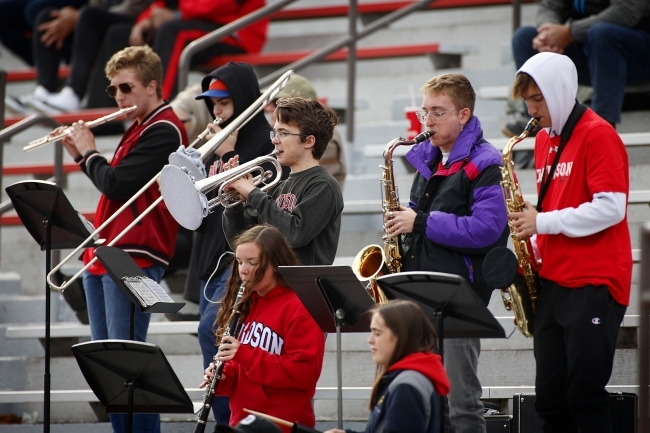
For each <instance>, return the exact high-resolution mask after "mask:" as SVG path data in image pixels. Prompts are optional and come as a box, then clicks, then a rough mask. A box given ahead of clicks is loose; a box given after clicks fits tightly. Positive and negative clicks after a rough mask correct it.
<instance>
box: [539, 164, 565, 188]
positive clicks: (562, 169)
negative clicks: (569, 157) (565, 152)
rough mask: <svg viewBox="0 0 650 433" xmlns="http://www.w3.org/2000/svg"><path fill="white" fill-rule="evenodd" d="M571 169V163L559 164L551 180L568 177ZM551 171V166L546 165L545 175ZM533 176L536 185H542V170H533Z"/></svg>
mask: <svg viewBox="0 0 650 433" xmlns="http://www.w3.org/2000/svg"><path fill="white" fill-rule="evenodd" d="M572 168H573V161H570V162H560V163H559V164H558V165H557V167H556V168H555V174H553V179H557V178H558V177H569V176H571V169H572ZM550 171H551V166H550V165H547V166H546V174H547V175H548V173H550ZM535 174H536V177H537V183H542V179H543V175H544V169H541V168H538V169H537V170H535Z"/></svg>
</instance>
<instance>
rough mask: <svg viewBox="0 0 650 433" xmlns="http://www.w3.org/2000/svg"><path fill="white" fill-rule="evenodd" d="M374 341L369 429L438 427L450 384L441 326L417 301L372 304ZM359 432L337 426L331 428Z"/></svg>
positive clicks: (396, 432)
mask: <svg viewBox="0 0 650 433" xmlns="http://www.w3.org/2000/svg"><path fill="white" fill-rule="evenodd" d="M370 313H371V314H372V322H371V323H370V336H369V337H368V343H369V344H370V348H371V353H372V360H373V361H375V364H377V377H376V378H375V383H374V384H373V385H372V391H371V393H370V403H369V405H368V406H369V407H368V409H369V410H370V417H369V418H368V423H367V424H366V430H365V432H366V433H383V432H391V433H413V432H421V433H438V432H439V431H440V419H441V410H440V408H441V405H440V398H441V397H442V396H445V395H447V394H448V393H449V389H450V385H449V379H448V378H447V373H445V369H444V367H443V365H442V358H441V357H440V355H438V354H436V353H434V352H435V349H436V343H437V338H438V337H437V335H436V331H435V329H434V328H433V325H432V324H431V322H430V321H429V319H427V317H426V316H425V315H424V312H423V311H422V309H421V308H420V307H419V306H418V305H417V304H415V303H414V302H411V301H406V300H393V301H388V302H385V303H383V304H378V305H376V306H375V307H373V308H372V309H371V310H370ZM346 432H347V433H354V432H353V431H352V430H346V431H343V430H339V429H332V430H328V431H327V432H325V433H346Z"/></svg>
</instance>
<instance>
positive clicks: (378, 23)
mask: <svg viewBox="0 0 650 433" xmlns="http://www.w3.org/2000/svg"><path fill="white" fill-rule="evenodd" d="M293 1H295V0H281V1H279V2H277V3H273V4H271V5H268V6H265V7H264V8H261V9H258V10H256V11H255V12H252V13H250V14H248V15H246V16H244V17H242V18H239V19H238V20H235V21H233V22H232V23H230V24H227V25H225V26H223V27H220V28H219V29H217V30H215V31H213V32H211V33H208V34H207V35H205V36H202V37H200V38H199V39H197V40H195V41H193V42H190V44H189V45H188V46H187V47H185V49H183V52H182V53H181V57H180V61H179V66H178V88H179V89H184V88H185V87H187V76H188V74H189V69H190V60H191V58H192V56H193V55H194V54H196V53H197V52H198V51H200V50H202V49H204V48H206V47H208V46H210V45H211V44H214V43H216V42H217V41H219V40H220V39H222V38H224V37H225V36H227V35H229V34H231V33H233V32H235V31H237V30H239V29H240V28H243V27H245V26H247V25H249V24H251V23H253V22H255V21H257V20H259V19H262V18H265V17H266V16H268V15H270V14H272V13H274V12H276V11H278V10H280V9H282V8H283V7H284V6H286V5H288V4H289V3H292V2H293ZM355 1H356V0H351V1H350V3H351V8H350V14H349V15H350V16H349V20H350V25H349V29H350V30H349V31H350V33H351V34H348V35H347V36H343V37H341V38H339V39H337V40H335V41H333V42H332V43H330V44H328V45H326V46H324V47H323V48H321V49H320V50H317V51H314V52H313V53H311V54H309V55H307V56H305V57H303V58H302V59H300V60H297V61H295V62H293V63H291V64H290V65H288V66H285V67H283V68H280V69H278V70H276V71H275V72H273V73H271V74H268V75H266V76H265V77H263V78H262V79H260V87H266V86H268V85H270V84H271V83H273V82H274V81H275V80H277V79H278V78H279V77H281V76H282V74H284V73H285V72H286V71H288V70H289V69H293V70H294V71H299V70H300V69H303V68H305V67H307V66H309V65H311V64H312V63H315V62H318V61H320V60H323V59H324V58H325V57H327V56H328V55H329V54H331V53H333V52H334V51H337V50H339V49H341V48H343V47H344V46H348V47H349V50H350V52H349V56H348V100H347V105H348V106H347V110H346V115H347V123H348V128H347V131H348V132H347V137H346V138H347V140H348V141H352V140H353V138H354V124H353V120H354V114H353V110H354V88H355V87H354V81H355V76H354V75H355V67H354V63H355V62H356V55H355V52H356V49H355V48H356V46H355V43H356V41H358V40H359V39H361V38H364V37H366V36H368V35H370V34H372V33H374V32H375V31H377V30H380V29H382V28H384V27H387V26H388V25H389V24H391V23H392V22H393V21H396V20H398V19H400V18H402V17H404V16H406V15H408V14H410V13H411V12H414V11H416V10H419V9H423V8H425V7H427V6H428V5H430V4H431V3H433V2H435V1H436V0H421V1H419V2H414V3H412V4H410V5H408V6H405V7H402V8H401V9H398V10H396V11H393V12H391V13H389V14H388V15H385V16H384V17H382V18H379V19H377V20H375V21H373V22H372V23H370V24H368V25H367V26H365V27H364V28H363V29H362V30H361V31H359V32H356V18H357V8H356V2H355ZM353 26H354V27H353Z"/></svg>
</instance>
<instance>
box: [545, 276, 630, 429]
mask: <svg viewBox="0 0 650 433" xmlns="http://www.w3.org/2000/svg"><path fill="white" fill-rule="evenodd" d="M626 308H627V307H625V306H623V305H620V304H618V303H617V302H616V301H614V299H613V298H612V296H611V295H610V294H609V291H608V290H607V287H606V286H599V287H595V286H585V287H582V288H566V287H562V286H560V285H558V284H556V283H554V282H552V281H548V280H545V281H543V282H542V288H541V289H540V291H539V297H538V301H537V311H536V313H535V322H534V327H533V332H534V341H533V343H534V350H535V360H536V366H537V367H536V368H537V376H536V379H535V392H536V395H537V396H536V400H535V407H536V409H537V412H538V413H539V415H540V417H541V418H542V419H543V420H544V432H545V433H565V432H567V433H568V432H571V433H577V432H580V433H600V432H606V433H611V431H612V430H611V421H610V415H609V409H608V406H607V396H608V394H607V391H606V390H605V385H607V382H608V381H609V378H610V376H611V374H612V366H613V362H614V352H615V350H616V338H617V336H618V329H619V327H620V325H621V322H622V320H623V316H624V315H625V310H626Z"/></svg>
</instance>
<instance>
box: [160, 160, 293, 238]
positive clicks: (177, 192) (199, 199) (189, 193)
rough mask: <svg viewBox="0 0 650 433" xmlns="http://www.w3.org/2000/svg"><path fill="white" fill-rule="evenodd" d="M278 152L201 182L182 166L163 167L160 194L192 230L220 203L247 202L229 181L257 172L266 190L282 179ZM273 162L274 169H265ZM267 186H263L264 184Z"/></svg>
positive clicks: (254, 179)
mask: <svg viewBox="0 0 650 433" xmlns="http://www.w3.org/2000/svg"><path fill="white" fill-rule="evenodd" d="M276 155H277V151H276V150H274V151H273V152H271V153H270V154H268V155H266V156H261V157H259V158H255V159H253V160H252V161H248V162H247V163H245V164H242V165H239V166H237V167H235V168H232V169H230V170H227V171H224V172H222V173H220V174H217V175H215V176H211V177H208V178H205V179H202V180H199V181H198V182H195V181H194V180H192V178H191V177H189V176H188V175H187V174H186V173H185V172H184V171H183V170H182V169H180V168H178V167H176V166H174V165H166V166H165V167H163V170H162V173H161V175H160V193H161V194H162V198H163V200H164V201H165V205H166V206H167V210H168V211H169V213H170V214H171V215H172V216H173V217H174V219H175V220H176V221H177V222H178V223H179V224H180V225H181V226H183V227H185V228H186V229H189V230H196V229H197V228H199V226H200V225H201V222H202V221H203V218H205V217H206V216H208V215H209V214H210V213H211V212H212V210H213V209H214V208H215V207H216V206H223V207H225V208H229V207H233V206H235V205H237V204H239V203H243V202H244V200H245V198H244V197H242V196H241V195H240V194H239V193H238V192H237V191H235V190H230V191H229V190H228V188H227V187H228V184H229V183H230V182H232V181H234V180H236V179H238V178H240V177H242V176H247V175H249V174H250V175H252V174H254V173H257V176H255V177H254V178H253V183H254V184H255V186H257V187H259V188H260V189H261V190H262V191H266V190H267V189H269V188H272V187H274V186H275V185H277V183H278V182H280V180H281V178H282V167H281V166H280V163H279V162H278V160H277V159H276ZM267 162H269V163H271V164H273V165H274V166H275V178H273V180H271V181H270V182H269V183H266V181H268V180H269V179H271V178H272V177H273V172H271V171H270V170H264V168H263V167H262V164H264V163H267ZM260 185H263V186H260ZM215 189H218V192H217V195H216V197H215V198H213V199H212V200H208V198H207V197H206V194H207V193H209V192H210V191H214V190H215Z"/></svg>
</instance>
